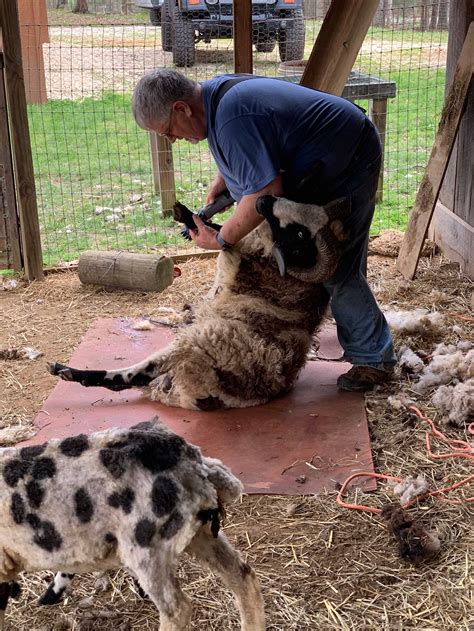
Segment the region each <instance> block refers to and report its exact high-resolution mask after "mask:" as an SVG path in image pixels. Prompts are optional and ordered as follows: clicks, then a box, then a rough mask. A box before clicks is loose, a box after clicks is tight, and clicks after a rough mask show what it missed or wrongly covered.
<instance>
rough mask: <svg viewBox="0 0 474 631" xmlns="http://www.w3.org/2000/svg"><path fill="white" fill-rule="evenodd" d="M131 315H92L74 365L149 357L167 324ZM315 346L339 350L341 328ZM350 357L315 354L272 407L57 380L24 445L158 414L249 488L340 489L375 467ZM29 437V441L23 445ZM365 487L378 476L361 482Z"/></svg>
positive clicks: (289, 491) (165, 338) (328, 331)
mask: <svg viewBox="0 0 474 631" xmlns="http://www.w3.org/2000/svg"><path fill="white" fill-rule="evenodd" d="M130 324H131V322H130V321H128V320H125V319H116V320H112V319H101V320H97V321H96V322H94V323H93V325H92V326H91V328H90V329H89V331H88V332H87V333H86V335H85V336H84V338H83V339H82V341H81V344H80V345H79V347H78V349H77V350H76V351H75V353H74V354H73V355H72V357H71V358H70V360H69V358H67V357H57V358H54V359H57V360H58V361H64V362H65V363H68V364H70V365H71V366H74V367H76V368H98V369H104V368H119V367H122V366H123V367H125V366H127V365H129V364H131V363H134V362H136V361H138V360H141V359H143V358H145V357H146V356H147V355H148V354H150V353H152V352H154V351H156V350H158V349H159V348H162V347H164V346H165V345H166V344H167V343H168V342H169V341H170V340H171V339H172V338H173V332H172V331H171V330H170V329H166V328H162V327H157V328H155V329H153V330H151V331H135V330H134V329H132V328H131V326H130ZM320 342H321V348H320V350H319V354H320V355H321V356H324V357H327V358H337V357H339V356H340V354H341V349H340V346H339V344H338V342H337V339H336V334H335V328H334V327H333V326H328V327H326V328H325V329H323V331H322V332H321V335H320ZM347 369H348V364H345V363H342V362H336V361H309V362H308V363H307V365H306V367H305V368H304V370H303V371H302V373H301V375H300V378H299V379H298V381H297V383H296V385H295V387H294V389H293V391H292V392H291V393H290V394H289V395H288V396H285V397H283V398H281V399H278V400H275V401H272V402H270V403H268V404H266V405H262V406H258V407H253V408H246V409H239V410H225V411H217V412H194V411H190V410H183V409H181V408H171V407H166V406H164V405H162V404H160V403H155V402H152V401H148V400H147V399H146V398H145V397H143V395H142V394H141V392H140V391H138V390H128V391H123V392H111V391H109V390H106V389H104V388H83V387H82V386H80V385H79V384H76V383H68V382H66V381H60V380H58V383H57V384H56V386H55V387H54V389H53V390H52V392H51V394H50V395H49V397H48V399H47V400H46V401H45V403H44V405H43V408H42V410H41V411H40V412H39V413H38V415H37V417H36V419H35V423H36V425H37V427H38V428H39V432H38V434H37V435H36V436H35V437H34V438H33V439H31V440H29V441H28V444H34V443H39V442H42V441H44V440H48V439H49V438H53V437H57V438H61V437H64V436H69V435H73V434H79V433H81V432H84V433H91V432H93V431H97V430H101V429H104V428H106V427H114V426H122V427H129V426H130V425H134V424H136V423H139V422H140V421H144V420H148V419H150V418H152V417H153V416H155V415H158V416H159V417H160V419H161V421H162V422H163V423H165V424H166V425H168V426H169V427H170V428H171V429H172V430H173V431H175V432H176V433H178V434H180V435H181V436H183V437H184V438H186V440H188V441H189V442H191V443H194V444H195V445H199V446H200V447H201V449H202V451H203V453H204V454H205V455H208V456H212V457H215V458H220V459H221V460H222V461H223V462H224V463H225V464H226V465H228V466H229V467H230V468H231V469H232V471H233V472H234V473H235V474H236V475H237V476H238V477H239V478H240V479H241V480H242V482H243V483H244V485H245V491H246V492H247V493H265V494H272V493H275V494H284V495H295V494H297V495H300V494H312V493H318V492H321V491H324V490H325V489H327V490H328V491H331V490H334V489H335V488H336V487H337V485H338V484H340V483H342V482H343V481H344V480H345V478H346V477H347V476H349V475H350V474H351V473H354V472H356V471H373V468H372V457H371V452H370V441H369V434H368V428H367V418H366V414H365V406H364V397H363V395H361V394H353V393H348V392H340V391H338V390H337V388H336V379H337V377H338V375H339V374H341V373H342V372H344V371H346V370H347ZM24 444H27V443H24ZM360 485H361V486H362V488H363V489H364V490H372V489H374V488H375V483H374V481H373V480H365V481H364V480H363V479H362V480H361V484H360Z"/></svg>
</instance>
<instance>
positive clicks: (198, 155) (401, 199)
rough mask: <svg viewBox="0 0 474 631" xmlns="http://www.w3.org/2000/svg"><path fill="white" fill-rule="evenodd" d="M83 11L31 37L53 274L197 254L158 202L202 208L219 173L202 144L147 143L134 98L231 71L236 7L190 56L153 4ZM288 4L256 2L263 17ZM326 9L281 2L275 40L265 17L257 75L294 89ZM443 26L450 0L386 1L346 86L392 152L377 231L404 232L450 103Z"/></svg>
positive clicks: (256, 33)
mask: <svg viewBox="0 0 474 631" xmlns="http://www.w3.org/2000/svg"><path fill="white" fill-rule="evenodd" d="M76 2H77V0H73V1H69V0H68V1H67V2H65V3H64V2H62V1H60V0H59V1H58V0H48V5H47V6H48V18H47V24H46V23H43V24H39V25H38V22H37V21H36V22H35V24H33V23H30V24H23V25H22V44H23V56H24V70H25V75H26V80H27V81H26V83H27V93H28V98H29V101H30V104H29V106H28V113H29V125H30V134H31V141H32V149H33V156H34V167H35V177H36V187H37V196H38V207H39V214H40V225H41V236H42V243H43V254H44V262H45V265H52V264H57V263H60V262H66V261H71V260H74V259H76V258H77V257H78V256H79V254H80V253H81V251H83V250H85V249H91V248H93V249H124V250H133V251H151V250H153V249H159V250H162V251H165V250H166V251H169V252H171V253H172V252H176V251H177V250H183V249H184V248H186V247H190V246H187V245H186V244H185V243H184V242H183V241H182V240H181V237H180V236H179V229H178V228H177V227H176V225H175V224H174V222H173V221H172V219H171V218H170V217H169V216H166V212H164V211H166V210H167V209H166V208H163V205H162V200H164V199H165V198H166V199H168V200H169V199H170V196H171V198H172V196H173V194H174V192H175V194H176V198H177V199H179V200H180V201H182V202H183V203H185V204H186V205H188V206H189V207H191V208H198V207H199V206H201V205H203V204H204V203H205V199H206V192H207V187H208V185H209V184H210V182H211V181H212V178H213V175H214V170H215V166H214V164H213V161H212V158H211V156H210V153H209V150H208V147H207V144H206V142H205V141H203V142H201V143H199V144H198V145H190V144H188V143H186V142H185V141H178V142H176V143H175V144H174V145H173V147H172V153H170V152H169V149H167V151H165V152H164V154H166V155H164V154H163V153H161V154H156V152H155V156H153V153H152V151H151V149H152V148H153V143H150V138H149V135H148V134H147V133H146V132H145V131H143V130H141V129H139V128H138V127H137V126H136V124H135V122H134V121H133V118H132V115H131V110H130V103H131V93H132V90H133V87H134V85H135V83H136V81H137V80H138V79H139V78H140V77H141V76H142V75H143V74H144V72H146V71H147V70H149V69H152V68H155V67H174V66H175V65H176V64H178V65H179V66H180V69H181V70H182V71H183V72H184V73H185V74H186V75H187V76H189V77H191V78H193V79H195V80H197V81H203V80H206V79H209V78H211V77H213V76H215V75H216V74H220V73H231V72H233V40H232V39H231V37H230V35H231V32H230V30H229V21H228V20H229V15H224V13H225V12H230V8H231V6H232V3H231V2H228V3H227V4H225V3H224V2H217V3H214V4H213V6H214V7H217V8H216V11H217V10H220V14H217V18H216V17H215V16H214V17H213V18H212V20H213V21H212V24H210V25H206V24H205V22H206V20H207V19H208V18H209V11H207V13H202V16H201V21H202V22H203V24H201V25H200V26H199V27H193V28H190V27H189V24H187V25H185V26H184V28H185V29H187V31H186V33H185V35H183V36H182V37H184V40H183V39H181V40H180V42H181V44H179V45H180V46H181V48H180V49H179V50H176V49H175V50H172V48H173V45H174V44H173V42H174V43H175V44H176V41H177V37H176V35H174V37H172V34H171V28H172V27H171V22H170V16H169V15H168V16H167V15H166V13H165V10H164V9H163V10H161V9H160V11H159V16H158V12H157V10H156V4H157V3H156V2H155V5H153V6H154V7H155V8H154V9H153V11H154V12H152V11H151V10H150V9H147V8H143V6H144V5H146V0H141V1H139V0H137V1H136V2H135V1H134V2H130V0H128V1H126V2H122V0H103V1H102V2H100V1H99V0H88V2H85V5H86V7H85V8H86V9H88V10H89V12H88V13H74V12H73V11H72V9H74V8H76ZM279 4H280V3H278V2H277V3H274V2H264V3H260V5H259V7H258V10H259V11H267V10H268V11H270V10H273V9H274V8H275V6H278V5H279ZM281 4H283V3H281ZM139 5H142V6H139ZM150 5H151V2H150ZM255 5H256V3H254V12H255V11H257V8H256V6H255ZM328 5H329V2H328V1H327V0H306V1H305V2H304V3H303V2H298V1H297V2H295V3H294V7H291V8H290V9H288V7H289V6H291V5H290V4H288V3H285V10H286V11H287V14H286V15H287V16H288V18H287V23H288V20H290V18H291V20H293V19H294V18H296V20H295V21H294V24H293V26H292V30H290V31H289V32H288V26H287V27H286V31H285V30H284V29H281V30H278V28H276V27H275V28H274V26H273V22H272V20H271V19H269V18H268V14H267V17H266V19H263V20H261V21H254V27H253V29H254V30H253V42H254V73H255V74H259V75H263V76H269V77H278V78H281V79H284V80H289V81H299V80H300V77H301V74H302V71H303V68H304V61H301V59H303V60H306V59H308V57H309V55H310V53H311V50H312V47H313V44H314V42H315V40H316V37H317V34H318V32H319V29H320V27H321V24H322V20H323V18H324V14H325V12H326V11H327V9H328ZM58 6H59V7H60V8H56V7H58ZM209 6H210V5H209ZM209 6H208V8H209ZM82 8H84V0H83V2H82ZM291 12H293V13H291ZM219 16H220V17H219ZM158 17H159V18H160V19H159V24H157V19H158ZM273 17H274V16H273ZM220 18H222V23H220V21H219V19H220ZM224 18H225V19H224ZM163 19H164V20H165V21H164V22H163ZM176 19H177V18H176V16H174V17H173V20H174V26H173V28H175V27H176ZM178 19H181V18H180V17H179V16H178ZM230 19H231V16H230ZM226 20H227V21H226ZM291 20H290V21H291ZM181 26H182V25H181ZM447 27H448V1H447V0H446V1H445V0H436V1H435V0H432V1H431V0H430V2H427V1H426V0H417V1H416V2H407V1H402V0H398V1H397V0H393V1H391V2H388V1H387V0H383V1H381V2H380V8H379V11H378V12H377V14H376V16H375V18H374V22H373V25H372V27H371V28H370V30H369V32H368V34H367V37H366V38H365V41H364V44H363V46H362V49H361V51H360V54H359V56H358V58H357V62H356V64H355V66H354V68H353V71H352V73H351V76H350V77H349V80H348V83H347V85H346V88H345V92H344V96H346V98H350V99H352V100H354V101H355V102H357V103H358V104H359V105H361V106H362V107H364V108H366V109H367V111H368V113H369V115H370V116H371V117H372V119H373V120H374V122H375V124H376V125H377V127H378V129H379V132H380V133H381V136H382V139H383V141H384V167H383V174H382V177H381V181H380V187H379V202H378V205H377V210H376V216H375V219H374V222H373V228H372V230H373V231H374V232H378V231H380V230H382V229H385V228H399V229H403V228H404V227H405V225H406V222H407V218H408V214H409V210H410V208H411V206H412V204H413V201H414V197H415V194H416V190H417V187H418V184H419V182H420V180H421V177H422V173H423V169H424V167H425V165H426V162H427V159H428V156H429V151H430V148H431V145H432V142H433V139H434V136H435V133H436V129H437V124H438V120H439V114H440V111H441V107H442V103H443V97H444V78H445V66H446V51H447V39H448V32H447ZM180 28H181V27H180ZM35 29H36V30H35ZM198 33H199V35H198ZM183 41H184V44H183V43H182V42H183ZM25 43H26V46H25ZM190 50H191V52H190ZM183 64H184V65H183ZM41 75H42V76H41ZM160 151H163V150H162V149H160ZM157 155H158V157H159V160H158V161H157V160H156V157H157ZM153 157H155V160H153ZM170 157H171V159H172V161H173V172H174V182H172V181H171V182H170V180H169V178H168V180H167V182H168V183H167V184H166V186H167V187H168V190H161V191H160V184H161V186H162V187H163V180H160V174H159V168H158V166H157V163H160V162H166V160H168V161H169V159H170ZM171 179H172V178H171ZM166 193H167V194H168V196H166ZM167 203H168V202H167Z"/></svg>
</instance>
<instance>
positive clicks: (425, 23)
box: [420, 0, 430, 31]
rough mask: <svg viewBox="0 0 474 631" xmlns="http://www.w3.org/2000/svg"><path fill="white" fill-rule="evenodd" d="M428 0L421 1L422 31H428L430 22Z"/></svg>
mask: <svg viewBox="0 0 474 631" xmlns="http://www.w3.org/2000/svg"><path fill="white" fill-rule="evenodd" d="M428 1H429V0H423V1H422V3H421V20H420V30H422V31H427V30H428V27H429V23H430V18H429V11H428Z"/></svg>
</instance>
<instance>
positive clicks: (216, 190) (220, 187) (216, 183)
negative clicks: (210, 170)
mask: <svg viewBox="0 0 474 631" xmlns="http://www.w3.org/2000/svg"><path fill="white" fill-rule="evenodd" d="M226 188H227V186H226V185H225V182H224V178H223V177H222V175H221V174H220V173H218V174H217V175H216V177H215V178H214V180H213V181H212V184H211V186H210V187H209V191H208V193H207V198H206V204H212V202H214V201H215V199H216V197H218V196H219V195H220V194H221V193H223V192H224V191H225V189H226Z"/></svg>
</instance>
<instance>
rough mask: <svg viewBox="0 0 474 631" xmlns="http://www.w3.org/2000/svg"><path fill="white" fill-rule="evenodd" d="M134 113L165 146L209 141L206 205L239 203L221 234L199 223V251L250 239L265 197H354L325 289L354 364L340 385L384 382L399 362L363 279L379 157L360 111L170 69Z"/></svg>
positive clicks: (249, 79) (293, 89)
mask: <svg viewBox="0 0 474 631" xmlns="http://www.w3.org/2000/svg"><path fill="white" fill-rule="evenodd" d="M132 110H133V115H134V117H135V120H136V122H137V124H138V125H139V126H140V127H142V128H143V129H146V130H149V131H154V132H156V133H157V134H159V135H161V136H165V137H166V138H168V140H169V141H170V142H171V143H173V142H175V140H181V139H185V140H187V141H189V142H191V143H193V144H195V143H198V142H199V141H201V140H205V139H206V140H207V141H208V144H209V149H210V151H211V154H212V156H213V158H214V160H215V162H216V164H217V166H218V173H217V175H216V177H215V178H214V181H213V182H212V184H211V186H210V188H209V192H208V196H207V202H208V203H210V202H213V201H214V199H215V198H216V196H217V195H219V194H220V193H222V192H223V191H224V190H225V189H226V188H227V189H228V190H229V191H230V193H231V195H232V197H233V198H234V199H235V200H236V202H237V206H236V208H235V210H234V212H233V213H232V215H231V216H230V217H229V218H228V219H227V220H226V221H224V223H223V225H222V228H221V230H220V232H216V230H214V229H212V228H211V227H209V226H207V225H206V224H205V223H203V222H202V221H201V220H200V219H199V218H198V217H196V218H195V222H196V225H197V228H198V229H197V230H195V231H193V232H192V233H191V237H192V239H193V241H194V242H195V243H196V245H198V246H199V247H201V248H205V249H210V250H215V249H221V248H230V247H232V246H233V245H235V244H236V243H237V242H238V241H239V240H240V239H242V238H243V237H245V236H246V235H247V234H248V233H249V232H251V231H252V230H253V229H254V228H255V227H256V226H257V225H258V224H259V223H260V222H261V221H262V220H263V218H262V217H261V216H260V215H259V214H258V213H257V211H256V209H255V202H256V200H257V198H258V197H260V196H261V195H274V196H277V197H282V196H285V197H288V198H289V199H295V201H302V202H305V203H312V204H319V205H323V204H326V203H328V202H329V201H331V200H334V199H336V198H339V197H349V198H350V199H351V209H352V210H351V214H350V217H349V218H348V219H347V221H346V222H345V225H344V229H345V231H346V233H347V235H348V239H347V242H346V244H345V246H344V250H343V253H342V257H341V259H340V262H339V265H338V268H337V270H336V272H335V274H334V275H333V277H332V278H331V279H330V280H329V281H327V282H325V283H324V285H325V287H326V289H327V291H328V292H329V294H330V296H331V309H332V314H333V316H334V319H335V320H336V324H337V333H338V338H339V342H340V343H341V346H342V348H343V349H344V358H345V359H346V360H347V361H349V362H350V363H351V364H352V368H351V369H350V370H349V371H348V372H347V373H345V374H343V375H341V376H340V377H339V378H338V381H337V385H338V387H339V388H341V389H343V390H351V391H359V392H363V391H366V390H370V389H372V388H373V387H374V386H375V385H377V384H381V383H384V382H385V381H388V380H389V379H390V377H391V375H392V372H393V366H394V364H395V361H396V360H395V354H394V349H393V343H392V336H391V333H390V330H389V327H388V325H387V322H386V320H385V317H384V315H383V314H382V312H381V310H380V308H379V306H378V305H377V302H376V300H375V298H374V296H373V294H372V292H371V290H370V288H369V286H368V283H367V279H366V266H367V244H368V237H369V228H370V223H371V221H372V217H373V214H374V210H375V193H376V190H377V183H378V176H379V172H380V167H381V160H382V152H381V145H380V140H379V137H378V134H377V131H376V129H375V127H374V125H373V124H372V123H371V121H370V120H369V119H368V118H367V117H366V116H365V114H364V113H363V111H362V110H361V109H360V108H358V107H357V106H356V105H354V104H352V103H351V102H349V101H347V100H345V99H342V98H340V97H337V96H333V95H331V94H327V93H324V92H319V91H317V90H312V89H309V88H305V87H303V86H301V85H296V84H293V83H290V82H287V81H282V80H278V79H271V78H265V77H257V76H254V75H219V76H216V77H214V78H213V79H209V80H207V81H203V82H202V83H197V82H195V81H193V80H191V79H188V78H187V77H185V76H184V75H183V74H181V73H180V72H178V71H176V70H168V69H156V70H152V71H150V72H147V73H146V74H145V75H144V76H143V77H142V78H141V79H140V80H139V82H138V83H137V85H136V87H135V90H134V94H133V101H132ZM302 184H304V186H302ZM302 191H304V192H302ZM302 195H303V197H304V199H303V198H301V196H302Z"/></svg>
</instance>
